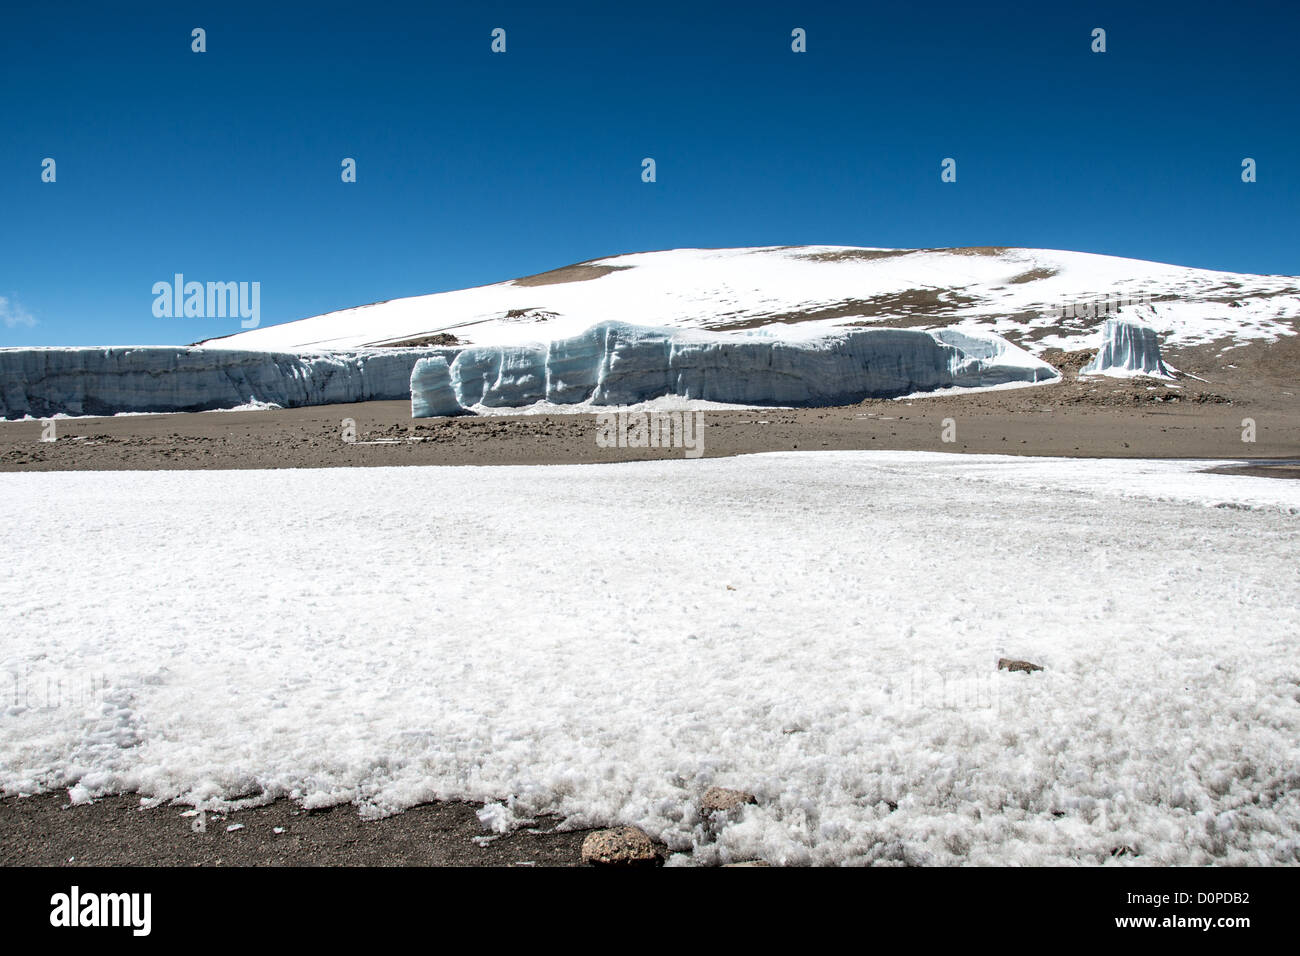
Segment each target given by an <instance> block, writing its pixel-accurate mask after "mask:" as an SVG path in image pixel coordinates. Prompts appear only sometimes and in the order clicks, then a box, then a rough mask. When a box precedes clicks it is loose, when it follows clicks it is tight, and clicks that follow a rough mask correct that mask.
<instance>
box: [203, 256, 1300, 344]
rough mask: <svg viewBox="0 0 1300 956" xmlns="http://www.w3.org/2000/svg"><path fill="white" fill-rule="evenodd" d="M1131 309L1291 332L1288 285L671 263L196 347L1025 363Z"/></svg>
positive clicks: (634, 263) (1087, 261) (390, 305)
mask: <svg viewBox="0 0 1300 956" xmlns="http://www.w3.org/2000/svg"><path fill="white" fill-rule="evenodd" d="M1145 301H1150V302H1151V303H1152V304H1153V305H1154V307H1155V312H1154V313H1153V315H1152V316H1151V319H1150V321H1151V322H1152V323H1153V325H1154V327H1155V329H1156V330H1157V331H1158V332H1159V333H1160V334H1161V336H1162V337H1163V339H1164V341H1165V343H1166V345H1176V346H1182V345H1188V344H1195V343H1203V342H1210V341H1214V340H1216V339H1221V338H1225V337H1226V338H1230V339H1233V340H1234V341H1242V340H1245V339H1251V338H1256V339H1265V340H1267V339H1271V338H1275V337H1277V336H1278V335H1285V334H1293V333H1294V331H1295V329H1294V326H1293V324H1292V323H1293V320H1295V319H1296V318H1297V317H1298V316H1300V280H1297V279H1296V278H1294V277H1288V276H1256V275H1239V274H1236V273H1229V272H1213V271H1208V270H1203V269H1189V268H1184V267H1182V266H1172V265H1163V264H1161V263H1155V262H1144V261H1141V260H1137V259H1121V258H1115V257H1113V256H1099V255H1092V254H1089V253H1081V252H1061V251H1056V250H1046V249H1013V248H968V249H923V250H897V249H861V248H855V247H846V246H777V247H764V248H753V249H674V250H671V251H667V252H646V253H636V254H632V255H622V256H613V257H611V258H608V259H596V260H592V261H591V262H586V263H580V264H578V265H572V266H567V267H565V268H562V269H556V270H554V271H552V272H548V273H543V274H541V275H536V276H529V277H526V278H523V279H516V280H513V281H510V282H501V283H497V284H495V285H488V286H480V287H478V288H472V289H463V290H460V291H456V292H444V293H438V294H435V295H425V296H416V297H413V298H407V299H394V300H392V301H388V302H379V303H376V304H374V305H366V306H361V307H359V308H351V309H344V310H342V311H339V312H331V313H328V314H326V315H320V316H316V317H315V318H310V319H302V320H300V321H297V322H290V323H286V324H283V325H275V326H268V327H264V328H260V329H254V330H252V331H248V332H242V333H240V334H237V335H233V336H229V337H227V338H223V339H219V340H212V341H211V342H210V343H209V344H219V345H220V346H221V347H223V348H246V349H264V350H273V351H295V350H299V349H338V348H359V347H362V346H372V345H390V344H398V343H401V342H404V341H406V340H409V339H415V338H419V337H427V336H430V335H435V334H438V333H448V334H451V335H454V336H456V337H457V339H458V340H459V341H460V342H462V343H463V344H469V345H521V344H526V343H539V342H540V343H544V342H549V341H552V340H554V339H557V338H567V337H571V336H574V335H578V334H579V333H581V332H583V331H584V330H586V329H588V328H590V327H591V326H593V325H595V324H597V323H599V322H606V321H621V322H629V323H633V324H638V325H653V326H670V327H673V328H682V329H711V330H715V331H734V330H737V329H743V328H758V327H762V326H771V325H774V324H780V323H800V324H805V323H806V324H809V325H811V326H814V327H820V328H821V329H822V330H823V331H824V330H825V329H827V328H832V327H837V326H843V325H856V324H862V323H868V324H881V325H886V326H890V325H892V326H895V327H897V326H900V325H901V326H905V327H912V328H915V327H939V326H951V325H959V326H962V327H973V328H977V329H983V330H984V331H992V332H996V333H998V334H1000V335H1004V336H1006V337H1008V338H1010V339H1011V340H1012V341H1013V342H1016V343H1017V344H1022V345H1024V346H1025V347H1027V348H1029V349H1031V350H1035V351H1036V350H1037V349H1039V348H1041V347H1048V346H1055V347H1060V348H1064V349H1077V348H1085V347H1086V346H1087V345H1088V342H1089V336H1091V335H1092V334H1093V333H1094V330H1095V329H1096V327H1097V325H1098V324H1099V322H1100V321H1101V317H1102V314H1103V313H1106V312H1114V311H1115V308H1116V306H1117V304H1119V303H1123V302H1145Z"/></svg>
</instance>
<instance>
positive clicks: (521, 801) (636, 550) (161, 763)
mask: <svg viewBox="0 0 1300 956" xmlns="http://www.w3.org/2000/svg"><path fill="white" fill-rule="evenodd" d="M1200 467H1204V464H1203V463H1188V462H1143V461H1098V462H1093V461H1083V462H1078V461H1068V460H1059V459H1014V458H1002V457H997V456H956V455H951V456H949V455H937V454H924V453H902V452H883V453H881V452H833V453H782V454H772V455H759V456H749V457H743V458H731V459H703V460H699V461H691V462H683V461H670V462H647V463H634V464H623V465H596V466H552V467H498V468H450V467H447V468H394V469H319V470H302V471H292V470H286V471H264V472H255V471H226V472H102V473H47V474H39V475H21V474H10V475H0V488H3V491H4V494H3V495H2V496H0V502H2V503H0V512H2V513H3V527H4V528H5V532H4V534H5V539H6V542H7V545H8V548H9V551H10V554H11V556H12V567H13V569H14V571H13V573H11V574H10V575H7V576H6V577H4V578H3V579H0V608H3V620H4V628H3V630H2V632H0V680H7V682H8V683H7V684H4V685H0V691H4V692H5V697H4V700H3V702H2V703H0V707H2V708H3V709H0V787H2V788H3V791H4V792H5V793H19V792H23V793H27V792H33V791H37V790H42V789H51V788H57V787H68V788H70V790H71V794H72V797H73V799H75V800H84V799H89V798H91V797H92V796H93V795H94V794H96V793H101V792H105V791H110V790H138V791H139V792H140V793H141V794H142V795H144V796H145V797H147V798H151V799H154V800H159V801H164V800H171V799H177V800H180V801H182V802H185V803H193V804H196V805H204V806H209V807H215V806H219V805H222V804H228V803H231V802H234V803H236V804H237V803H238V802H240V801H245V802H262V801H265V800H269V799H273V798H275V797H277V796H281V795H287V796H289V797H291V798H293V799H295V800H298V801H300V802H302V803H304V804H306V805H309V806H314V805H325V804H330V803H336V802H352V803H355V804H357V805H358V806H359V807H360V808H361V810H362V812H363V813H366V814H368V815H378V814H385V813H390V812H394V811H397V810H400V809H402V808H405V807H408V806H411V805H413V804H415V803H418V802H421V801H426V800H430V799H439V798H467V799H473V800H483V801H501V802H502V803H503V804H504V805H505V809H506V810H507V811H508V812H509V814H510V817H509V818H505V819H504V823H503V817H504V814H503V813H501V812H499V811H495V812H494V813H493V814H490V816H491V818H492V819H491V821H490V822H491V824H492V825H493V826H494V827H497V828H498V829H499V828H500V826H501V825H508V823H509V820H510V819H527V818H528V817H530V816H532V815H534V814H536V813H538V812H541V811H554V812H558V813H561V814H563V815H565V816H566V817H567V818H568V821H569V824H570V825H573V826H582V825H594V824H605V823H612V822H622V823H634V824H638V825H640V826H642V827H644V828H646V829H647V830H648V831H649V832H650V833H651V834H652V835H654V836H656V837H659V838H661V839H663V840H665V841H666V842H667V843H668V845H669V846H670V848H671V849H672V850H674V851H676V852H677V853H678V854H680V855H679V856H675V857H674V858H673V861H674V862H678V863H681V862H699V863H713V862H725V861H730V860H738V859H747V858H754V857H762V858H764V859H767V860H770V861H772V862H776V863H860V862H886V863H925V864H943V863H1072V862H1077V863H1085V864H1096V863H1110V864H1121V863H1139V864H1140V863H1152V864H1160V863H1191V864H1202V863H1210V862H1214V863H1255V864H1262V863H1277V862H1295V861H1296V860H1297V846H1298V843H1297V841H1298V840H1300V800H1298V799H1297V789H1298V788H1300V769H1297V768H1298V766H1300V763H1298V758H1300V744H1298V743H1297V741H1300V702H1298V701H1297V697H1298V696H1300V666H1297V664H1296V644H1297V640H1300V627H1297V625H1298V624H1300V575H1297V573H1296V551H1297V547H1296V546H1297V531H1300V483H1294V482H1284V481H1272V480H1269V479H1262V478H1245V477H1228V476H1219V475H1204V474H1195V473H1193V472H1194V470H1195V469H1197V468H1200ZM1216 505H1220V506H1223V505H1226V506H1229V507H1215V506H1216ZM728 585H730V586H731V587H732V588H734V590H729V589H728ZM999 656H1008V657H1016V658H1024V659H1028V660H1031V661H1034V662H1036V663H1039V664H1042V665H1044V666H1045V668H1046V669H1045V670H1044V671H1041V672H1038V673H1035V674H1032V675H1026V674H1018V673H1016V674H1013V673H1007V672H999V671H996V669H995V662H996V660H997V658H998V657H999ZM59 680H62V681H63V682H64V683H63V684H62V685H60V684H59V683H58V681H59ZM712 784H719V785H723V786H735V787H741V788H744V789H748V790H750V791H752V792H753V793H755V794H756V795H757V796H758V798H759V804H758V805H757V806H754V807H749V808H747V809H746V810H745V811H744V813H743V814H742V816H741V817H740V819H739V820H738V821H737V822H735V823H734V824H732V825H730V826H727V827H724V828H723V829H722V830H721V832H720V833H719V834H717V835H716V837H715V836H714V835H712V834H711V833H710V832H709V830H708V828H707V827H706V826H705V825H704V823H703V821H701V820H700V819H699V817H698V813H697V810H696V806H697V803H698V798H699V796H700V794H701V793H702V792H703V790H704V789H705V788H706V787H708V786H709V785H712ZM486 832H487V831H486V830H485V833H486ZM1121 847H1127V848H1128V850H1126V852H1125V855H1124V856H1122V857H1121V856H1112V852H1113V851H1117V850H1118V849H1119V848H1121ZM1132 851H1136V855H1132Z"/></svg>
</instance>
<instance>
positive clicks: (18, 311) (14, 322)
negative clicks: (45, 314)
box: [0, 295, 36, 329]
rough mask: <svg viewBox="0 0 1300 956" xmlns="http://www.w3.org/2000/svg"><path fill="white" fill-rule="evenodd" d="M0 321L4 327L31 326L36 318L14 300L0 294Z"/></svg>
mask: <svg viewBox="0 0 1300 956" xmlns="http://www.w3.org/2000/svg"><path fill="white" fill-rule="evenodd" d="M0 322H3V323H4V327H5V328H6V329H12V328H17V327H18V326H20V325H24V326H26V327H27V328H31V327H32V326H34V325H35V324H36V319H35V317H34V316H33V315H32V314H31V313H30V312H28V311H27V310H26V309H24V308H23V307H22V306H21V305H19V304H18V303H17V302H16V301H14V300H12V299H8V298H6V297H5V296H3V295H0Z"/></svg>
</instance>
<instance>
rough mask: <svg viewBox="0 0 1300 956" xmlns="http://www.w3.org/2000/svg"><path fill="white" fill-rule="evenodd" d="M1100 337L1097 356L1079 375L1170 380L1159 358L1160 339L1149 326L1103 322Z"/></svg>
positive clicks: (1129, 321)
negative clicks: (1147, 377)
mask: <svg viewBox="0 0 1300 956" xmlns="http://www.w3.org/2000/svg"><path fill="white" fill-rule="evenodd" d="M1101 335H1102V342H1101V349H1100V350H1099V351H1098V352H1097V357H1096V358H1094V359H1093V360H1092V361H1091V362H1089V363H1088V364H1087V365H1085V366H1084V367H1083V368H1081V369H1080V370H1079V372H1080V374H1083V375H1115V376H1121V377H1123V376H1131V375H1151V376H1157V377H1161V378H1172V377H1173V376H1172V374H1171V372H1170V371H1169V367H1168V366H1167V365H1165V363H1164V362H1163V361H1162V360H1161V358H1160V337H1159V336H1158V335H1157V334H1156V330H1155V329H1153V328H1151V326H1149V325H1146V324H1144V323H1142V322H1138V321H1136V320H1134V319H1130V318H1123V317H1120V318H1114V319H1107V320H1106V324H1105V326H1103V328H1102V333H1101Z"/></svg>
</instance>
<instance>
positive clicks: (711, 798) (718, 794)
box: [700, 787, 758, 814]
mask: <svg viewBox="0 0 1300 956" xmlns="http://www.w3.org/2000/svg"><path fill="white" fill-rule="evenodd" d="M747 803H758V799H757V798H756V797H755V796H754V795H753V794H752V793H746V792H745V791H744V790H729V789H728V788H726V787H709V789H708V790H705V791H704V796H703V798H701V800H700V810H702V811H703V812H704V813H706V814H713V813H730V812H731V811H732V810H735V809H737V808H738V807H742V806H744V805H745V804H747Z"/></svg>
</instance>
